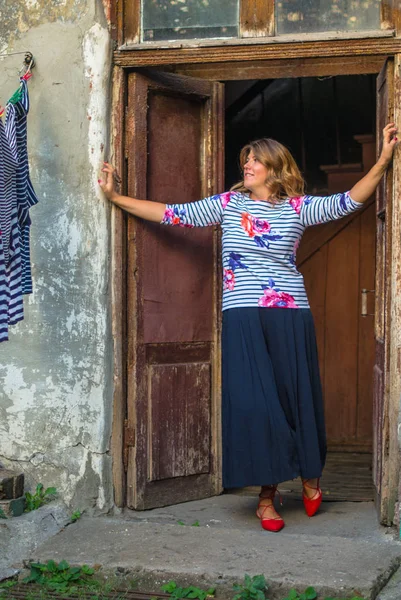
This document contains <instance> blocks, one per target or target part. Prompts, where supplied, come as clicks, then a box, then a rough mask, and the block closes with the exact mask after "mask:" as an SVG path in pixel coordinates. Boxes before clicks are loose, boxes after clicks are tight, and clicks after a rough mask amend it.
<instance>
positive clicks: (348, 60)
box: [168, 55, 385, 81]
mask: <svg viewBox="0 0 401 600" xmlns="http://www.w3.org/2000/svg"><path fill="white" fill-rule="evenodd" d="M384 59H385V57H383V56H382V55H373V56H355V57H347V56H346V57H334V58H299V59H292V60H285V59H281V60H280V59H274V60H264V61H262V60H260V61H254V62H242V61H241V62H234V63H205V64H200V65H199V64H195V65H194V64H187V65H176V66H175V67H173V70H174V72H175V73H178V74H180V75H188V76H190V77H201V78H202V79H209V80H214V81H230V80H238V79H242V80H246V79H280V78H285V77H328V76H334V75H359V74H364V75H367V74H369V73H379V72H380V69H381V67H382V66H383V63H384ZM168 68H169V70H171V68H170V67H168Z"/></svg>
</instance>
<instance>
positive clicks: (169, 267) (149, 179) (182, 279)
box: [126, 72, 224, 509]
mask: <svg viewBox="0 0 401 600" xmlns="http://www.w3.org/2000/svg"><path fill="white" fill-rule="evenodd" d="M223 110H224V106H223V87H222V84H219V83H211V82H207V81H203V80H196V79H193V78H189V77H180V76H175V75H170V74H165V73H157V72H154V73H147V74H142V73H141V74H140V73H131V74H130V75H129V80H128V107H127V123H126V158H127V161H128V162H127V172H128V194H129V195H130V196H133V197H136V198H144V199H151V200H155V201H158V202H165V203H180V202H190V201H194V200H197V199H200V198H202V197H204V196H207V195H210V194H212V193H215V192H217V191H222V190H223V124H224V115H223ZM218 247H219V237H218V232H217V228H215V227H208V228H196V229H184V228H180V227H168V226H161V225H157V224H154V223H148V222H145V221H141V220H139V219H134V218H133V217H130V218H129V223H128V274H127V280H128V336H127V337H128V373H127V387H128V389H127V398H128V407H127V415H128V416H127V423H126V425H127V427H126V459H127V471H128V472H127V486H128V498H127V504H128V506H129V507H131V508H136V509H146V508H153V507H156V506H165V505H168V504H175V503H178V502H183V501H187V500H194V499H198V498H203V497H207V496H211V495H213V494H216V493H218V492H219V491H220V490H221V481H220V478H221V475H220V455H221V452H220V437H219V431H220V422H219V414H220V413H219V405H220V364H219V339H220V338H219V336H220V333H219V332H220V287H221V286H220V281H221V278H220V275H219V272H218V269H219V267H218V257H219V248H218Z"/></svg>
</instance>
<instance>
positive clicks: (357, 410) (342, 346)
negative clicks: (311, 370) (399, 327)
mask: <svg viewBox="0 0 401 600" xmlns="http://www.w3.org/2000/svg"><path fill="white" fill-rule="evenodd" d="M303 243H304V245H302V243H301V247H300V252H299V257H300V264H299V270H300V271H301V272H302V274H303V276H304V279H305V287H306V290H307V293H308V297H309V302H310V306H311V310H312V313H313V316H314V321H315V328H316V338H317V343H318V350H319V365H320V374H321V380H322V388H323V397H324V404H325V420H326V431H327V443H328V449H329V451H330V450H331V451H341V452H371V451H372V387H373V377H372V371H373V364H374V333H373V331H374V327H373V318H374V317H373V315H372V313H373V308H374V307H373V301H372V300H370V299H369V300H370V301H369V303H368V308H369V313H370V314H369V315H368V316H366V317H365V316H362V315H361V290H362V289H368V290H372V289H373V287H374V273H375V211H374V203H373V202H368V203H367V204H366V206H365V207H364V209H362V211H359V212H358V213H354V214H353V215H351V216H350V217H348V218H346V219H343V220H341V221H336V222H335V223H329V224H326V225H320V226H318V227H317V228H311V229H310V230H309V231H307V233H306V235H305V239H304V240H303Z"/></svg>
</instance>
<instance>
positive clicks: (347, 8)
mask: <svg viewBox="0 0 401 600" xmlns="http://www.w3.org/2000/svg"><path fill="white" fill-rule="evenodd" d="M123 4H124V11H123V15H122V20H123V23H121V22H120V25H122V29H123V35H122V36H121V35H120V40H121V42H122V43H123V44H125V45H132V44H143V45H144V46H146V45H149V44H150V45H152V46H154V45H160V46H164V45H165V44H166V43H167V42H177V41H181V40H182V41H183V42H187V43H190V42H192V43H193V42H194V41H195V40H196V41H197V42H199V43H201V42H202V40H203V41H205V42H209V43H210V42H211V41H212V40H215V41H216V44H219V43H221V44H225V43H227V42H228V41H230V42H231V43H235V40H240V39H241V38H261V37H272V36H277V37H282V36H288V35H296V34H304V35H305V34H310V35H313V34H314V33H316V34H321V33H323V32H328V33H330V32H331V33H333V32H338V33H342V34H346V33H347V32H348V33H349V34H350V36H351V35H352V33H353V32H355V33H358V32H359V33H360V32H375V31H377V32H380V30H381V29H382V30H389V29H392V28H394V23H393V22H392V21H393V19H392V14H391V12H392V11H391V7H390V4H389V3H388V2H384V1H383V2H382V1H381V0H124V2H123ZM120 16H121V15H120Z"/></svg>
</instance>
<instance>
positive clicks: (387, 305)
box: [373, 59, 394, 524]
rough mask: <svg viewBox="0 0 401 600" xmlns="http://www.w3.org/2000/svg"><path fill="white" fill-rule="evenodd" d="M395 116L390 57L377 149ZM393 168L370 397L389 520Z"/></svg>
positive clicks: (382, 200)
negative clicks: (385, 130)
mask: <svg viewBox="0 0 401 600" xmlns="http://www.w3.org/2000/svg"><path fill="white" fill-rule="evenodd" d="M393 119H394V61H393V60H392V59H389V60H387V61H386V63H385V65H384V66H383V68H382V70H381V72H380V74H379V76H378V79H377V119H376V127H377V136H376V139H377V144H378V147H377V152H378V154H379V152H380V150H381V143H382V137H383V135H382V130H383V127H384V126H385V125H386V124H387V123H389V122H390V121H393ZM392 175H393V174H392V168H391V167H390V168H389V169H388V170H387V173H386V175H385V177H383V179H382V181H381V183H380V185H379V187H378V188H377V194H376V294H375V298H376V301H375V341H376V358H375V366H374V392H373V393H374V398H373V482H374V485H375V487H376V500H377V510H378V516H379V520H380V522H381V523H383V524H390V522H391V516H390V514H389V500H390V496H391V495H392V494H390V490H389V485H390V484H389V474H388V463H389V427H390V423H389V402H390V381H389V372H390V333H391V319H390V309H391V275H392V268H391V259H392V200H393V189H392V181H393V176H392Z"/></svg>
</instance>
